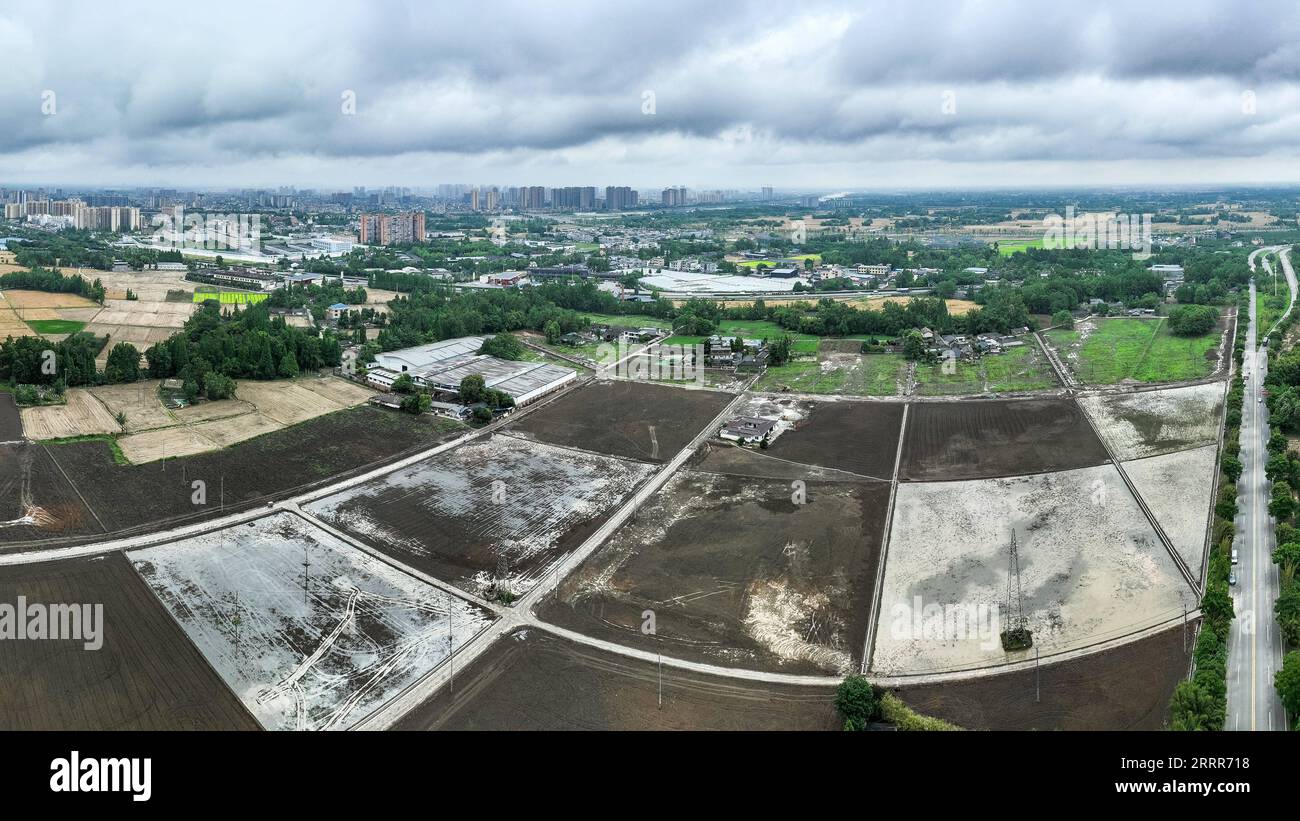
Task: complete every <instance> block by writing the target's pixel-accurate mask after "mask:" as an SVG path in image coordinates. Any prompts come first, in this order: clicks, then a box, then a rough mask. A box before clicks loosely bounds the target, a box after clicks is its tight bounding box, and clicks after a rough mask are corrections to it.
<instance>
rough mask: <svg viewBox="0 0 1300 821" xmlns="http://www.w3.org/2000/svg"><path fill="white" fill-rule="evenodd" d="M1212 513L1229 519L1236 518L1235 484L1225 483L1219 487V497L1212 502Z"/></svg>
mask: <svg viewBox="0 0 1300 821" xmlns="http://www.w3.org/2000/svg"><path fill="white" fill-rule="evenodd" d="M1214 513H1215V515H1216V516H1218V517H1219V518H1220V519H1227V520H1229V521H1231V520H1233V519H1235V518H1237V486H1236V485H1234V484H1227V483H1225V484H1224V485H1223V487H1221V488H1219V498H1218V500H1217V501H1216V502H1215V503H1214Z"/></svg>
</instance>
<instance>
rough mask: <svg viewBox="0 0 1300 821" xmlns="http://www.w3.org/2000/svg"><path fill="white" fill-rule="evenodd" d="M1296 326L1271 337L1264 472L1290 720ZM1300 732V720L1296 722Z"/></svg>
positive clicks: (1295, 612)
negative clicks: (1291, 334) (1291, 335)
mask: <svg viewBox="0 0 1300 821" xmlns="http://www.w3.org/2000/svg"><path fill="white" fill-rule="evenodd" d="M1294 324H1295V314H1294V313H1292V314H1291V315H1290V316H1288V317H1287V318H1285V319H1283V320H1281V321H1280V322H1279V324H1278V332H1277V333H1275V334H1273V337H1274V339H1275V340H1276V341H1274V342H1273V344H1271V345H1270V346H1269V348H1268V357H1269V373H1268V378H1267V380H1266V384H1267V385H1268V388H1269V396H1268V403H1269V420H1270V422H1273V423H1274V424H1275V425H1276V426H1277V428H1278V429H1275V430H1274V431H1273V432H1272V433H1271V435H1270V436H1269V440H1268V446H1267V447H1268V454H1269V457H1268V462H1267V463H1266V464H1265V466H1264V473H1265V475H1266V476H1267V477H1268V479H1269V480H1270V481H1271V482H1272V483H1273V490H1272V493H1271V495H1270V498H1269V505H1268V510H1269V513H1270V514H1271V515H1272V516H1273V517H1274V519H1275V521H1276V526H1275V527H1276V530H1275V535H1276V540H1275V543H1276V545H1277V547H1275V548H1274V549H1273V556H1272V559H1273V562H1274V564H1276V565H1277V569H1278V579H1279V580H1280V582H1281V587H1280V590H1279V592H1278V597H1277V599H1276V600H1275V601H1274V602H1273V615H1274V617H1275V618H1276V619H1277V625H1278V630H1279V631H1280V632H1281V634H1282V641H1283V643H1284V644H1285V646H1286V650H1287V652H1286V655H1285V656H1284V657H1283V660H1282V669H1281V670H1279V671H1278V672H1277V673H1276V676H1275V680H1274V686H1275V687H1276V688H1277V691H1278V695H1279V696H1280V697H1281V699H1282V706H1283V707H1285V708H1286V709H1287V711H1288V713H1289V714H1290V715H1292V716H1300V579H1297V577H1296V576H1297V571H1300V531H1298V530H1297V527H1296V517H1297V515H1300V502H1297V500H1296V491H1297V490H1300V453H1297V452H1296V451H1295V450H1292V449H1291V448H1290V447H1289V444H1290V440H1289V439H1288V437H1287V436H1286V435H1285V433H1284V432H1283V431H1292V432H1294V431H1295V429H1296V427H1297V425H1298V424H1300V354H1298V353H1297V352H1296V351H1295V350H1286V348H1287V342H1286V338H1287V336H1288V334H1287V331H1288V330H1289V329H1290V328H1291V326H1292V325H1294ZM1296 728H1297V729H1300V718H1297V720H1296Z"/></svg>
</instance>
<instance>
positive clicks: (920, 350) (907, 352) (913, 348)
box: [903, 329, 925, 362]
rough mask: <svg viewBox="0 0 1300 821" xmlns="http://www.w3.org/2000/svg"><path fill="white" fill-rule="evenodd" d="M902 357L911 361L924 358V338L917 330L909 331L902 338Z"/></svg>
mask: <svg viewBox="0 0 1300 821" xmlns="http://www.w3.org/2000/svg"><path fill="white" fill-rule="evenodd" d="M903 357H904V358H905V359H910V360H912V361H914V362H915V361H917V360H920V359H924V358H925V337H923V336H921V332H920V331H918V330H915V329H913V330H911V331H908V332H907V335H906V336H904V337H903Z"/></svg>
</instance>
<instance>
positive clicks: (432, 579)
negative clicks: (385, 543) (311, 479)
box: [280, 503, 508, 618]
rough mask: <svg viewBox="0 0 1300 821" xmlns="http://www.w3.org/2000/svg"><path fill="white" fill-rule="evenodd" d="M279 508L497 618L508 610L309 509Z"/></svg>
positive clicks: (397, 569) (293, 505) (289, 504)
mask: <svg viewBox="0 0 1300 821" xmlns="http://www.w3.org/2000/svg"><path fill="white" fill-rule="evenodd" d="M280 510H281V511H284V512H286V513H290V514H293V515H295V516H297V517H298V518H300V519H302V520H303V521H305V522H307V524H309V525H311V526H312V527H316V528H320V529H321V530H323V531H325V532H326V533H328V534H329V535H331V536H333V537H334V538H335V539H338V540H339V541H340V542H343V543H344V544H345V545H347V546H349V547H352V548H354V549H356V550H359V551H361V552H362V553H365V554H366V555H368V556H370V557H371V558H372V559H378V560H379V561H381V562H383V563H384V564H386V565H388V566H390V567H392V568H393V569H394V570H396V571H398V572H399V573H403V574H405V575H407V576H410V577H411V578H413V579H415V580H416V581H420V582H424V583H425V584H427V585H429V586H430V587H433V588H436V589H438V590H441V591H442V592H443V593H446V594H448V595H449V596H455V597H456V598H459V599H464V600H465V601H468V602H470V603H471V604H475V605H478V606H479V607H482V608H484V609H485V610H487V611H489V612H490V613H492V614H493V615H494V616H496V617H497V618H501V617H502V616H503V615H505V613H507V612H508V611H507V610H506V609H504V608H502V607H501V605H499V604H496V603H495V602H490V601H488V600H487V599H485V598H482V597H480V596H476V595H474V594H473V593H470V592H469V591H467V590H461V589H460V588H459V587H456V586H455V585H453V584H452V583H451V582H445V581H443V580H442V579H439V578H437V577H436V576H431V575H429V574H428V573H425V572H424V571H422V570H419V569H417V568H415V567H412V566H410V565H408V564H406V563H405V562H402V561H400V560H398V559H395V558H393V557H392V556H388V555H385V554H384V553H382V552H380V551H379V550H378V549H376V548H373V547H371V546H370V545H368V544H366V543H365V542H363V541H361V540H360V539H357V538H355V537H353V536H351V535H350V534H348V533H345V532H343V531H341V530H339V529H338V528H335V527H334V526H333V525H331V524H330V523H329V522H326V521H325V520H323V519H320V518H317V517H316V516H314V515H312V513H311V512H310V511H306V510H303V509H302V508H301V507H299V506H298V505H297V504H293V503H286V504H285V505H284V506H283V507H281V508H280Z"/></svg>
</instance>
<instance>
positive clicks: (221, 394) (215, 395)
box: [204, 372, 235, 400]
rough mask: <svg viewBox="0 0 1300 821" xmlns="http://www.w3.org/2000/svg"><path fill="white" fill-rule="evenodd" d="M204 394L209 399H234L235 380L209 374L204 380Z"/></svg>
mask: <svg viewBox="0 0 1300 821" xmlns="http://www.w3.org/2000/svg"><path fill="white" fill-rule="evenodd" d="M204 393H206V394H207V397H208V398H209V399H213V400H216V399H234V398H235V380H233V379H231V378H230V377H229V376H225V375H223V374H219V373H215V372H213V373H209V374H208V376H207V379H205V380H204Z"/></svg>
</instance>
